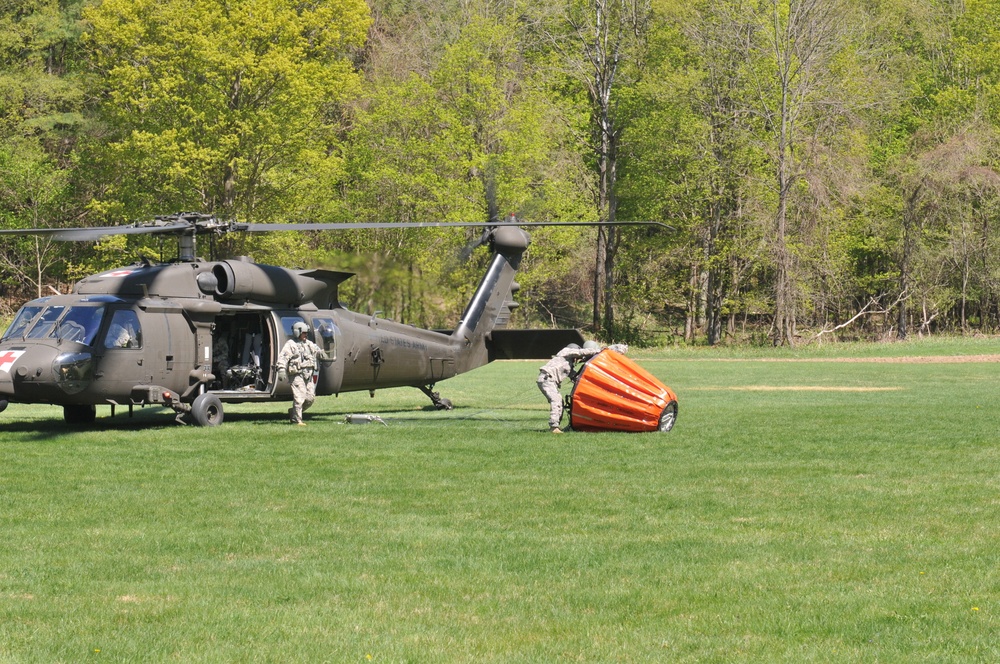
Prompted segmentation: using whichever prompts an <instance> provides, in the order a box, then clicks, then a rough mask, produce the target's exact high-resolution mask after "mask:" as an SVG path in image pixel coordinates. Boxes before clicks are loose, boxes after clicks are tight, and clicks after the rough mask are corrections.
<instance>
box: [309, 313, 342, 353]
mask: <svg viewBox="0 0 1000 664" xmlns="http://www.w3.org/2000/svg"><path fill="white" fill-rule="evenodd" d="M313 326H314V328H315V330H316V343H317V344H319V347H320V348H322V349H323V350H324V351H326V355H327V357H328V358H329V359H331V360H334V359H336V357H337V345H336V341H337V339H336V330H337V327H336V325H334V323H333V319H331V318H313Z"/></svg>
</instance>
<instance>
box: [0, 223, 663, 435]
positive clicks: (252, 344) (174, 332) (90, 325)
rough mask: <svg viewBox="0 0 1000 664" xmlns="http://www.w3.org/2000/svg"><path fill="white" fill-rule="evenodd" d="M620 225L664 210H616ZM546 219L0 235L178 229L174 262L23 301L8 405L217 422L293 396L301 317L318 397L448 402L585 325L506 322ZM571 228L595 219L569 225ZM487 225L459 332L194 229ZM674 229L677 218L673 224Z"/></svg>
mask: <svg viewBox="0 0 1000 664" xmlns="http://www.w3.org/2000/svg"><path fill="white" fill-rule="evenodd" d="M616 223H618V224H620V225H629V224H653V225H660V226H666V225H665V224H661V223H659V222H616ZM547 225H553V224H552V223H550V222H528V223H525V222H520V221H518V220H516V219H515V218H514V217H513V215H512V216H511V217H510V218H509V220H507V221H504V222H494V223H485V222H483V223H479V222H459V223H453V222H374V223H343V224H338V223H288V224H280V223H276V224H253V223H242V222H235V221H226V220H221V219H217V218H216V217H214V216H212V215H206V214H201V213H182V214H175V215H166V216H161V217H155V218H154V220H153V221H152V222H145V223H136V224H133V225H124V226H103V227H82V228H35V229H4V230H0V235H14V234H21V235H42V236H46V237H49V238H51V239H54V240H65V241H99V240H100V239H102V238H104V237H107V236H111V235H136V234H148V235H161V236H162V235H166V236H176V238H177V240H178V257H177V259H175V260H173V261H171V262H153V261H150V260H149V259H146V258H142V259H141V260H140V261H138V262H136V263H134V264H132V265H128V266H124V267H120V268H116V269H112V270H106V271H104V272H101V273H99V274H94V275H91V276H88V277H86V278H84V279H82V280H80V281H79V282H77V283H76V284H75V286H74V287H73V290H72V292H71V293H70V294H59V295H52V296H47V297H40V298H38V299H35V300H31V301H29V302H27V303H26V304H24V305H23V306H22V307H21V308H20V310H19V311H18V312H17V314H16V315H15V317H14V319H13V321H12V323H11V324H10V326H9V327H8V328H7V330H6V332H4V334H3V336H2V337H0V411H3V410H4V409H6V408H7V406H8V404H9V403H25V404H52V405H61V406H62V407H63V418H64V420H65V421H66V422H67V423H69V424H75V425H88V424H93V423H94V422H95V420H96V416H97V415H96V413H97V406H99V405H107V406H110V407H111V415H112V416H114V414H115V409H116V407H127V408H128V411H129V415H130V416H131V415H132V414H133V412H134V408H135V407H136V406H139V407H144V406H157V407H165V408H170V409H172V410H173V411H174V413H175V414H176V415H175V420H176V421H177V422H178V423H180V424H187V423H188V422H193V423H194V424H196V425H199V426H218V425H220V424H222V422H223V419H224V407H223V404H240V403H250V402H258V403H259V402H271V401H274V402H282V401H291V400H292V392H291V387H290V385H289V383H288V382H287V381H281V380H279V379H278V371H277V370H276V361H277V356H278V353H279V351H280V349H281V347H282V346H283V344H284V343H285V342H286V341H287V340H288V339H290V338H292V336H293V327H295V326H296V324H302V323H304V324H305V325H306V326H308V328H309V338H310V339H311V340H312V341H313V342H314V343H316V344H317V345H318V346H319V347H320V348H321V349H322V350H323V351H324V352H323V357H322V361H321V366H320V370H319V371H318V373H317V377H316V378H315V381H316V383H315V388H316V395H317V396H325V395H338V394H340V393H341V392H353V391H364V390H367V391H368V392H369V393H370V394H371V396H373V397H374V396H375V392H376V390H382V389H387V388H395V387H415V388H417V389H419V390H420V391H422V392H423V393H424V394H425V395H427V396H428V397H429V398H430V400H431V403H432V405H433V407H435V408H438V409H444V410H451V409H452V407H453V405H452V403H451V401H450V400H448V399H446V398H442V397H441V396H440V394H439V393H438V392H436V391H434V388H435V386H436V384H437V383H438V382H440V381H443V380H446V379H448V378H452V377H454V376H457V375H458V374H461V373H465V372H467V371H471V370H473V369H476V368H478V367H481V366H484V365H485V364H487V363H489V362H492V361H494V360H498V359H548V358H549V357H551V356H552V355H553V354H555V353H556V352H557V351H558V350H559V349H560V348H563V347H564V346H566V345H568V344H570V343H578V344H579V343H583V336H582V334H581V333H580V331H579V330H576V329H553V330H516V329H507V327H506V325H507V322H508V319H509V317H510V314H511V311H512V310H513V309H514V308H515V307H516V306H517V303H516V302H515V301H514V300H513V299H512V298H513V296H514V294H515V293H516V292H517V290H518V284H517V282H516V281H515V280H514V277H515V274H516V271H517V268H518V266H519V264H520V262H521V258H522V255H523V253H524V252H525V251H526V250H527V248H528V245H529V243H530V238H529V235H528V233H527V232H526V231H525V230H524V227H531V226H547ZM566 225H587V226H592V225H600V224H599V222H566ZM445 226H467V227H482V228H483V231H482V235H481V237H480V238H479V241H478V242H477V244H485V245H488V246H489V248H490V250H491V252H492V258H491V260H490V262H489V265H488V268H487V270H486V273H485V275H484V276H483V277H482V279H481V281H480V282H479V285H478V287H477V288H476V290H475V292H474V294H473V296H472V299H471V300H470V301H469V303H468V305H467V306H466V308H465V310H464V313H463V314H462V316H461V318H460V319H459V322H458V324H457V325H456V327H455V328H454V329H452V330H428V329H421V328H417V327H414V326H411V325H407V324H403V323H399V322H395V321H391V320H387V319H383V318H380V317H379V316H378V314H377V313H376V314H361V313H356V312H353V311H350V310H348V309H347V308H345V307H344V306H343V305H342V304H341V302H340V300H339V296H338V289H339V286H340V284H342V283H343V282H344V281H346V280H347V279H349V278H351V277H352V276H354V275H353V273H350V272H339V271H334V270H327V269H292V268H285V267H279V266H274V265H266V264H261V263H256V262H254V261H253V260H252V259H250V258H249V257H245V256H243V257H236V258H231V259H225V260H208V261H206V260H203V259H200V258H198V257H197V255H196V254H197V251H196V247H197V238H198V237H199V236H205V235H208V236H212V237H217V236H220V235H223V234H225V233H230V232H271V231H289V230H295V231H323V230H339V231H343V230H348V229H372V228H429V227H445ZM668 228H669V227H668Z"/></svg>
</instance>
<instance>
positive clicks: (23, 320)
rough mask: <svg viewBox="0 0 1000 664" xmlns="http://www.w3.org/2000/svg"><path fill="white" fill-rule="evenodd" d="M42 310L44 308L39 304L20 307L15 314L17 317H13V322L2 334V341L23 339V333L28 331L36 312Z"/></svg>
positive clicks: (36, 314)
mask: <svg viewBox="0 0 1000 664" xmlns="http://www.w3.org/2000/svg"><path fill="white" fill-rule="evenodd" d="M44 308H45V306H44V305H41V304H35V305H33V304H26V305H24V306H23V307H21V310H20V311H19V312H17V316H15V317H14V322H13V323H11V324H10V327H8V328H7V331H6V332H4V335H3V339H12V338H14V337H23V336H24V333H25V332H27V331H28V327H30V326H31V323H32V321H34V320H35V317H36V316H38V312H40V311H41V310H42V309H44Z"/></svg>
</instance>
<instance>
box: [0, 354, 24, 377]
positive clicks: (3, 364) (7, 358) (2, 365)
mask: <svg viewBox="0 0 1000 664" xmlns="http://www.w3.org/2000/svg"><path fill="white" fill-rule="evenodd" d="M22 355H24V351H23V350H8V351H7V352H5V353H2V354H0V371H6V372H10V369H11V367H13V366H14V361H15V360H16V359H17V358H19V357H21V356H22Z"/></svg>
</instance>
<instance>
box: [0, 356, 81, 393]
mask: <svg viewBox="0 0 1000 664" xmlns="http://www.w3.org/2000/svg"><path fill="white" fill-rule="evenodd" d="M93 379H94V361H93V357H92V356H91V354H90V353H86V352H80V353H76V352H68V353H54V352H53V349H51V348H47V347H42V346H36V347H31V346H28V347H22V348H13V349H7V350H2V351H0V398H4V397H5V396H6V397H11V399H10V400H12V401H24V402H43V403H44V402H50V403H57V402H59V401H60V400H61V399H60V395H73V394H77V393H79V392H81V391H83V390H84V389H85V388H86V387H87V385H89V384H90V382H91V381H92V380H93Z"/></svg>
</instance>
